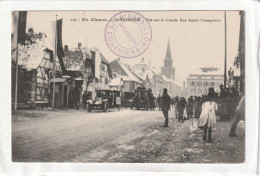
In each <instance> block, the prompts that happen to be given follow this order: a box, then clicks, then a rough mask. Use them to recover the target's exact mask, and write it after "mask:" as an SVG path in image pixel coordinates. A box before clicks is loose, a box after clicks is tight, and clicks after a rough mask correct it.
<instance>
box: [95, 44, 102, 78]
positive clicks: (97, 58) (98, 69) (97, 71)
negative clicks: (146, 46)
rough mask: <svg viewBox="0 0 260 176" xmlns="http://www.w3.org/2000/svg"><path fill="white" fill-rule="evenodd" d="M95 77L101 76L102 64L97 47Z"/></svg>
mask: <svg viewBox="0 0 260 176" xmlns="http://www.w3.org/2000/svg"><path fill="white" fill-rule="evenodd" d="M95 50H96V51H95V78H98V79H99V78H100V68H99V67H100V64H101V57H100V52H99V51H98V50H97V49H95Z"/></svg>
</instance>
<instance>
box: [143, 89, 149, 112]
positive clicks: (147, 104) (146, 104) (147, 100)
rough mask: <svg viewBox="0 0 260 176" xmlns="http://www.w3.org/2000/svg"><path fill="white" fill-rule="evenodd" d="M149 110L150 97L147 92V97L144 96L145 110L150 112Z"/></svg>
mask: <svg viewBox="0 0 260 176" xmlns="http://www.w3.org/2000/svg"><path fill="white" fill-rule="evenodd" d="M149 108H150V100H149V95H148V92H145V95H144V109H146V110H149Z"/></svg>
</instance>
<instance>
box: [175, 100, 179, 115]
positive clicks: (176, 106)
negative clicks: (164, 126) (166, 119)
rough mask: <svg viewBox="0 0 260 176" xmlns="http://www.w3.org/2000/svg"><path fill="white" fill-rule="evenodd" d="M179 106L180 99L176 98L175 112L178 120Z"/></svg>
mask: <svg viewBox="0 0 260 176" xmlns="http://www.w3.org/2000/svg"><path fill="white" fill-rule="evenodd" d="M178 104H179V97H178V96H177V97H175V101H174V112H175V117H176V119H178Z"/></svg>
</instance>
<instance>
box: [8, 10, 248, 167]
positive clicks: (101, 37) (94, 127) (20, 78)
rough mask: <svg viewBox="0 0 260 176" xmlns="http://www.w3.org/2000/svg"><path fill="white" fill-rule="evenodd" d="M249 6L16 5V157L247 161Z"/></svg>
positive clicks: (13, 37)
mask: <svg viewBox="0 0 260 176" xmlns="http://www.w3.org/2000/svg"><path fill="white" fill-rule="evenodd" d="M246 15H247V13H246V12H245V11H243V10H207V11H206V10H197V11H191V10H188V11H184V10H133V11H124V10H84V11H75V10H74V11H73V10H71V11H69V10H67V11H65V10H64V11H63V10H56V11H55V10H54V11H44V10H42V11H39V10H34V11H33V10H28V11H12V13H11V14H10V16H11V24H12V27H11V34H9V35H10V37H11V58H10V59H11V97H10V99H11V104H12V105H11V110H10V111H11V114H12V117H11V158H12V162H15V163H17V162H30V163H35V162H55V163H61V162H63V163H64V162H66V163H197V164H200V163H207V164H212V163H215V164H216V163H217V164H221V163H222V164H238V163H244V162H245V158H246V152H245V139H246V138H245V136H246V135H245V134H246V131H247V130H246V127H245V121H246V119H247V118H251V117H246V115H245V97H246V96H245V83H246V81H247V80H246V79H245V77H246V76H245V73H246V72H245V61H246V59H247V58H246V57H245V17H246ZM8 62H10V61H8Z"/></svg>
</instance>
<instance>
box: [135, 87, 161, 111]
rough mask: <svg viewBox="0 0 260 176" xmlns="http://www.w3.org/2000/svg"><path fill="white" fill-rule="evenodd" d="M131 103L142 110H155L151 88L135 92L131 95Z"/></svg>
mask: <svg viewBox="0 0 260 176" xmlns="http://www.w3.org/2000/svg"><path fill="white" fill-rule="evenodd" d="M133 100H134V101H133V104H132V106H135V107H137V109H139V108H143V109H144V110H155V106H156V105H155V100H156V98H155V97H154V95H153V93H152V90H151V89H149V90H148V91H143V92H142V93H141V92H136V93H135V96H134V97H133Z"/></svg>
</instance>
